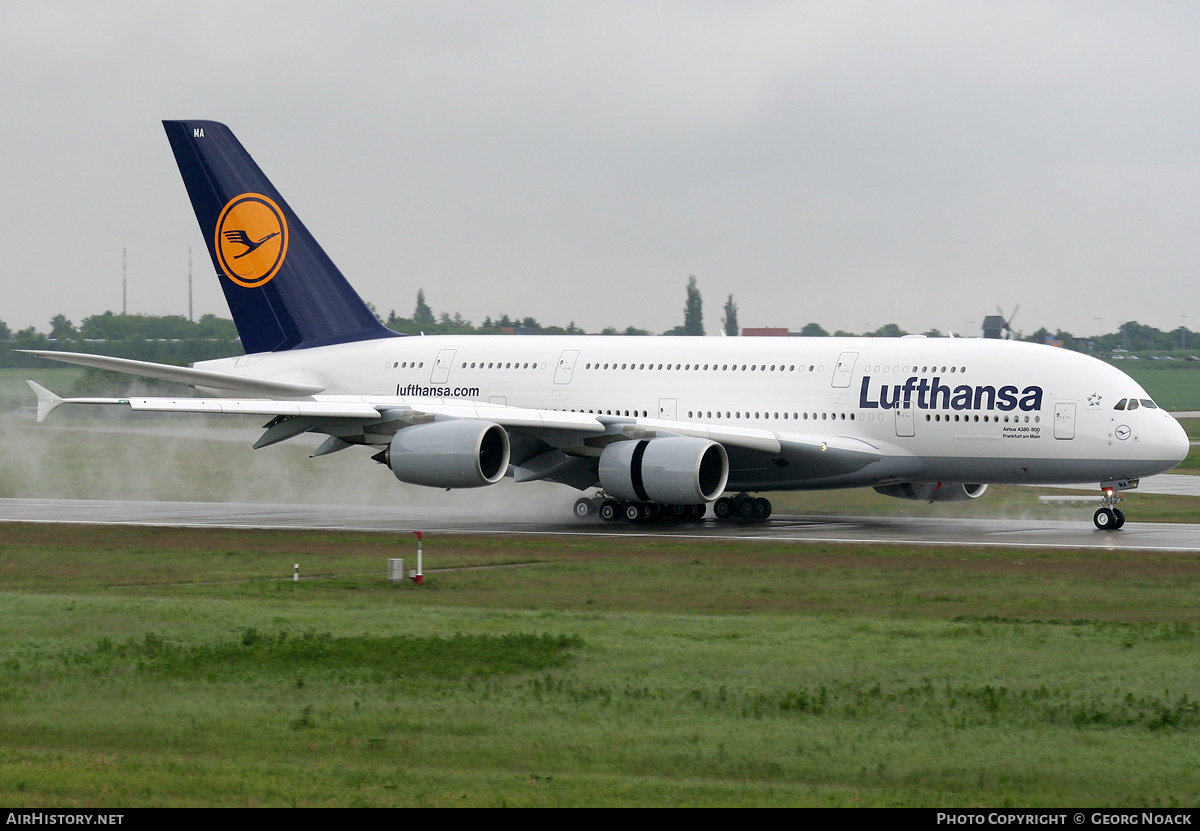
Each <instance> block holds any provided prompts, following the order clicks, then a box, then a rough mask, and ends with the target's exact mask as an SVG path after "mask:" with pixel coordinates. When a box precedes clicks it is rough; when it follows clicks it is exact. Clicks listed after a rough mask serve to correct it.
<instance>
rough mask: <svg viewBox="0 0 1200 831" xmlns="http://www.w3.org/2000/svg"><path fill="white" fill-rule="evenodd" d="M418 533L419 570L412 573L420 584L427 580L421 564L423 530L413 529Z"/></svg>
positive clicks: (413, 578) (415, 580) (414, 579)
mask: <svg viewBox="0 0 1200 831" xmlns="http://www.w3.org/2000/svg"><path fill="white" fill-rule="evenodd" d="M413 533H414V534H416V535H417V570H416V571H414V572H413V573H412V580H413V582H414V583H416V584H417V585H418V586H419V585H421V584H422V583H424V582H425V572H424V571H422V564H421V532H420V531H413Z"/></svg>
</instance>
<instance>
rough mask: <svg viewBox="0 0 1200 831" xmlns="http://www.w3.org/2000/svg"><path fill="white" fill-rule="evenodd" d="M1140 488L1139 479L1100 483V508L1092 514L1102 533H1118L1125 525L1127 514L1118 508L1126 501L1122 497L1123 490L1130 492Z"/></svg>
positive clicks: (1093, 520)
mask: <svg viewBox="0 0 1200 831" xmlns="http://www.w3.org/2000/svg"><path fill="white" fill-rule="evenodd" d="M1137 486H1138V480H1137V479H1118V480H1114V481H1109V482H1101V483H1100V493H1101V494H1102V496H1101V497H1100V508H1099V510H1097V511H1096V513H1094V514H1092V522H1094V523H1095V524H1096V527H1097V528H1099V529H1100V530H1101V531H1118V530H1120V528H1121V526H1122V525H1124V524H1125V512H1124V511H1122V510H1121V509H1120V508H1118V507H1117V505H1118V503H1121V502H1124V501H1125V499H1124V497H1122V496H1121V495H1120V492H1121V491H1122V490H1130V489H1132V488H1136V487H1137Z"/></svg>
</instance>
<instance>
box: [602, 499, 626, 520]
mask: <svg viewBox="0 0 1200 831" xmlns="http://www.w3.org/2000/svg"><path fill="white" fill-rule="evenodd" d="M620 515H621V506H620V505H618V504H617V502H616V500H613V499H605V500H604V501H603V502H601V503H600V518H601V519H602V520H604V521H605V522H612V521H614V520H615V519H616V518H617V517H619V516H620Z"/></svg>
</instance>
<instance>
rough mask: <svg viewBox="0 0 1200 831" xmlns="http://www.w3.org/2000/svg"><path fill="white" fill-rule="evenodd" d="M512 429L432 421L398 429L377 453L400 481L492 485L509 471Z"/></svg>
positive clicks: (445, 485)
mask: <svg viewBox="0 0 1200 831" xmlns="http://www.w3.org/2000/svg"><path fill="white" fill-rule="evenodd" d="M508 457H509V444H508V433H507V432H505V430H504V428H503V427H501V426H500V425H499V424H493V423H491V422H487V421H469V420H466V419H456V420H453V421H433V422H430V423H428V424H417V425H414V426H412V427H405V428H404V429H402V430H398V431H396V435H394V436H393V437H392V442H391V444H389V445H388V446H387V449H386V450H384V451H383V453H380V454H379V455H377V456H375V459H377V460H378V461H380V462H383V463H384V464H385V465H387V466H388V467H390V468H391V469H392V473H394V474H396V478H397V479H399V480H400V481H401V482H408V483H409V484H412V485H428V486H430V487H434V488H478V487H481V486H483V485H494V484H495V483H496V482H499V481H500V479H502V478H503V477H504V474H505V472H506V471H507V470H508Z"/></svg>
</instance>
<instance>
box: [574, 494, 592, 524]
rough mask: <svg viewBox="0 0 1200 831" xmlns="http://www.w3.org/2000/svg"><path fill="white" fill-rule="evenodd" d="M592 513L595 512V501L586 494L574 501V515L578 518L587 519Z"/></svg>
mask: <svg viewBox="0 0 1200 831" xmlns="http://www.w3.org/2000/svg"><path fill="white" fill-rule="evenodd" d="M594 513H596V503H595V502H593V501H592V500H591V499H589V498H587V497H586V496H585V497H583V498H582V499H579V500H577V501H576V502H575V516H577V517H579V518H580V519H587V518H588V517H590V516H591V515H592V514H594Z"/></svg>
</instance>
